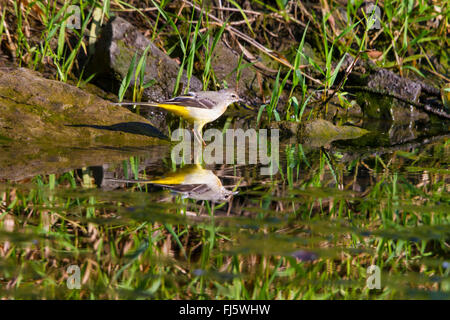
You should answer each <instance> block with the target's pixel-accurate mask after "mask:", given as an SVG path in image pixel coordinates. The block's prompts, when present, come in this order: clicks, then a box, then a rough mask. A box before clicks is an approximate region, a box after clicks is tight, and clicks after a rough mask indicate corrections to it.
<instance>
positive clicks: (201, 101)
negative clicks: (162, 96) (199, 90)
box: [161, 93, 216, 109]
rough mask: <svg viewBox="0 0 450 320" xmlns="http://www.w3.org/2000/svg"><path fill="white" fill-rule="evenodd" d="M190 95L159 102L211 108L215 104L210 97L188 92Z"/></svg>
mask: <svg viewBox="0 0 450 320" xmlns="http://www.w3.org/2000/svg"><path fill="white" fill-rule="evenodd" d="M190 94H191V95H190V96H180V97H176V98H173V99H170V100H166V101H164V102H161V104H174V105H179V106H184V107H191V108H200V109H213V108H214V106H215V105H216V104H215V103H214V102H213V101H212V100H211V99H209V98H206V97H201V96H199V95H197V94H195V93H190Z"/></svg>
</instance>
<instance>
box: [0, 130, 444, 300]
mask: <svg viewBox="0 0 450 320" xmlns="http://www.w3.org/2000/svg"><path fill="white" fill-rule="evenodd" d="M393 136H394V134H391V135H389V134H386V135H384V136H383V135H380V134H378V135H376V134H375V135H373V134H372V135H368V136H366V137H363V138H360V139H356V140H353V141H335V142H333V143H331V144H328V145H325V146H308V145H304V144H303V145H302V144H299V143H298V142H292V141H284V142H282V143H281V144H280V146H279V152H280V153H279V159H278V161H279V163H278V164H277V165H278V172H277V173H276V174H275V175H261V171H260V169H261V165H258V164H252V165H249V164H223V165H202V164H191V165H176V164H175V163H174V161H173V155H171V152H170V147H169V146H154V147H148V148H117V149H113V148H107V147H104V148H101V147H97V148H83V147H79V148H67V149H58V150H57V151H56V152H55V151H52V152H45V151H42V152H41V153H40V156H39V157H38V158H37V159H36V158H34V159H28V160H27V158H26V152H25V151H23V150H11V149H8V148H6V147H2V149H3V151H4V152H5V153H9V158H11V156H12V155H13V154H17V155H18V156H17V159H15V161H12V162H8V164H7V165H6V164H5V165H3V169H2V171H1V178H2V180H1V181H2V182H1V184H0V196H1V203H0V230H1V231H0V257H1V260H0V296H1V297H5V298H48V299H54V298H62V299H66V298H81V299H101V298H109V299H117V298H150V299H152V298H156V299H175V298H179V299H202V298H206V299H216V298H230V299H317V298H334V299H349V298H352V299H359V298H362V299H365V298H374V299H383V298H425V299H434V298H439V299H442V298H443V299H448V298H450V278H449V273H450V266H449V264H450V256H449V239H450V228H449V212H450V203H449V200H450V198H449V194H448V192H449V189H450V187H449V173H450V170H449V169H448V168H449V167H448V164H449V151H450V148H449V147H450V146H449V140H448V136H447V135H438V134H436V135H432V136H431V135H428V136H420V137H416V138H414V139H406V140H407V141H406V142H405V141H402V139H403V140H405V139H404V138H399V139H397V140H396V141H391V140H392V137H393ZM397 136H398V135H397ZM374 141H377V143H374ZM247 153H248V150H247ZM23 154H25V157H24V156H23ZM136 180H137V181H136ZM373 265H374V266H376V267H372V269H369V270H374V269H373V268H375V269H376V270H375V271H378V272H375V273H374V272H371V271H368V268H369V267H370V266H373ZM375 276H376V277H378V278H374V277H375Z"/></svg>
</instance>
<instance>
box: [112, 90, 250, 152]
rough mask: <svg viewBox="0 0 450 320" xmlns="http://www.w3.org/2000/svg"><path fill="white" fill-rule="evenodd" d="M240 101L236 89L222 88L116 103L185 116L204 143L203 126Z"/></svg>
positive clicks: (199, 139) (197, 136)
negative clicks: (163, 98)
mask: <svg viewBox="0 0 450 320" xmlns="http://www.w3.org/2000/svg"><path fill="white" fill-rule="evenodd" d="M238 101H241V99H240V98H239V96H238V95H237V93H236V91H234V90H232V89H224V90H220V91H199V92H189V93H188V95H185V96H179V97H176V98H172V99H170V100H166V101H162V102H119V103H116V104H118V105H126V106H130V105H143V106H152V107H158V108H163V109H166V110H168V111H171V112H173V113H174V114H176V115H178V116H180V117H183V118H185V119H186V120H188V121H189V122H191V123H193V124H194V129H193V132H194V136H195V137H196V138H197V139H198V141H200V142H202V143H203V144H205V142H204V141H203V138H202V129H203V126H204V125H205V124H207V123H209V122H212V121H214V120H216V119H217V118H219V117H220V116H221V115H222V114H223V113H224V112H225V111H226V110H227V108H228V106H229V105H230V104H232V103H233V102H238Z"/></svg>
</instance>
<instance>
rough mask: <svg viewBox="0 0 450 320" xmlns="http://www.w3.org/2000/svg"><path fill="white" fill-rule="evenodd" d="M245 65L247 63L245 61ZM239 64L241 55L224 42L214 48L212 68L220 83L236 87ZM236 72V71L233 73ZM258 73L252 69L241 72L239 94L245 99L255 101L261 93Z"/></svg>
mask: <svg viewBox="0 0 450 320" xmlns="http://www.w3.org/2000/svg"><path fill="white" fill-rule="evenodd" d="M242 63H243V64H245V63H246V62H245V61H243V62H242ZM238 64H239V55H238V54H237V53H235V52H234V51H233V50H231V49H230V48H228V47H227V46H226V45H225V43H223V41H220V42H218V43H217V45H216V47H215V48H214V52H213V58H212V59H211V66H212V68H213V70H214V74H215V75H216V77H217V79H218V80H219V81H226V82H227V84H228V86H229V87H232V88H235V87H236V76H237V72H236V71H235V69H236V68H237V67H238ZM233 70H234V71H233ZM259 90H260V89H259V87H258V80H257V78H256V72H255V71H254V70H253V69H252V67H248V68H244V69H242V70H241V75H240V80H239V88H238V90H237V91H238V94H239V96H241V97H243V98H245V99H252V100H254V99H255V98H256V96H257V94H258V92H259Z"/></svg>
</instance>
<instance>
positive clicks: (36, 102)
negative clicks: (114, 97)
mask: <svg viewBox="0 0 450 320" xmlns="http://www.w3.org/2000/svg"><path fill="white" fill-rule="evenodd" d="M0 136H1V137H4V138H7V139H12V140H13V141H15V142H20V143H23V142H32V143H34V144H42V145H45V144H48V145H50V146H53V147H54V146H55V145H59V146H80V145H81V146H83V147H84V146H93V145H109V146H115V147H117V146H123V145H126V146H143V145H151V144H161V143H165V141H163V140H161V139H160V138H163V137H164V135H162V134H161V132H160V131H159V130H157V129H156V128H155V127H153V126H152V124H151V123H150V122H148V121H147V120H145V119H144V118H142V117H140V116H138V115H136V114H134V113H132V112H130V111H128V110H127V109H125V108H123V107H120V106H114V105H112V104H111V103H110V102H109V101H106V100H103V99H101V98H99V97H97V96H95V95H92V94H89V93H85V92H84V91H82V90H80V89H78V88H77V87H74V86H72V85H69V84H67V83H63V82H59V81H54V80H48V79H45V78H43V77H42V76H41V75H40V74H39V73H37V72H34V71H31V70H28V69H25V68H19V69H14V68H0Z"/></svg>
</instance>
